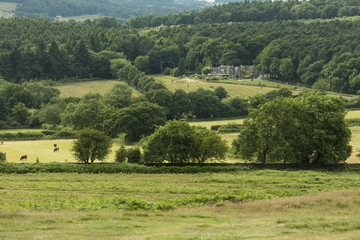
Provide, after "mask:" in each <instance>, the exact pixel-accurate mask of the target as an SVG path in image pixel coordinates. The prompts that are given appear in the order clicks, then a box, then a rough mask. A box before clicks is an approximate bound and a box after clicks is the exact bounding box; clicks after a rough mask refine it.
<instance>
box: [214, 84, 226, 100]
mask: <svg viewBox="0 0 360 240" xmlns="http://www.w3.org/2000/svg"><path fill="white" fill-rule="evenodd" d="M214 93H215V95H216V96H217V97H218V98H219V99H220V100H222V99H224V98H227V97H228V96H229V93H228V92H227V91H226V90H225V88H224V87H221V86H220V87H217V88H215V90H214Z"/></svg>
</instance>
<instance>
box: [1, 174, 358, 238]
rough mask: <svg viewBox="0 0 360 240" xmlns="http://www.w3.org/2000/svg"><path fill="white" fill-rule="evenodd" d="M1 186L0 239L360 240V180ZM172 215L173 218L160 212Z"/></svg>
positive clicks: (303, 177)
mask: <svg viewBox="0 0 360 240" xmlns="http://www.w3.org/2000/svg"><path fill="white" fill-rule="evenodd" d="M0 179H1V180H0V188H1V198H2V201H1V202H0V238H1V239H44V238H45V239H85V238H86V239H89V238H90V239H99V238H102V239H314V237H315V239H356V237H357V236H359V234H360V219H359V217H358V212H359V210H360V201H358V199H359V197H360V191H359V190H357V189H359V187H360V181H359V175H358V174H357V173H350V172H320V171H275V170H257V171H255V170H243V171H238V172H234V173H203V174H153V175H148V174H142V175H137V174H96V175H91V174H54V173H52V174H50V173H49V174H25V175H20V174H11V175H4V174H1V178H0ZM139 183H141V184H139ZM166 206H167V207H170V210H162V208H163V207H166ZM173 207H175V208H173Z"/></svg>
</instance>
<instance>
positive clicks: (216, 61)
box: [0, 18, 360, 93]
mask: <svg viewBox="0 0 360 240" xmlns="http://www.w3.org/2000/svg"><path fill="white" fill-rule="evenodd" d="M359 25H360V22H359V21H352V20H351V19H343V20H314V21H308V22H304V21H276V22H266V23H257V22H245V23H232V24H198V25H191V26H184V25H179V26H173V27H161V28H159V29H152V30H139V29H133V28H128V27H127V26H126V25H123V24H118V23H116V21H113V20H111V19H109V18H104V19H102V20H97V21H85V22H84V23H83V24H80V25H78V24H74V23H52V22H50V21H47V20H44V19H27V18H13V19H0V26H1V29H2V33H3V34H1V36H0V49H1V54H0V74H1V75H2V76H3V77H4V79H5V80H8V81H10V82H22V81H29V80H30V79H54V80H61V79H64V78H74V79H76V78H84V77H87V78H91V77H101V78H110V77H112V76H113V75H112V72H111V68H110V62H111V61H112V60H113V59H122V58H126V60H128V61H130V62H131V63H132V65H133V66H135V67H136V68H137V69H139V70H140V71H142V72H145V73H146V74H149V73H161V72H163V73H165V74H173V75H174V76H178V75H182V74H195V73H197V74H201V73H207V71H209V69H211V67H212V66H219V65H221V64H223V65H234V66H238V65H240V64H242V65H248V64H255V65H256V67H257V68H258V69H259V70H260V71H261V72H262V73H263V74H265V75H266V76H268V77H269V78H272V79H279V80H281V81H285V82H290V83H301V84H304V85H307V86H314V87H315V88H317V89H321V90H332V91H337V92H345V93H357V91H358V90H360V83H359V81H360V80H359V79H360V78H359V69H360V66H359V62H360V61H359V49H358V42H359V40H360V39H359V34H357V32H358V29H359V27H360V26H359ZM14 29H16V31H15V30H14Z"/></svg>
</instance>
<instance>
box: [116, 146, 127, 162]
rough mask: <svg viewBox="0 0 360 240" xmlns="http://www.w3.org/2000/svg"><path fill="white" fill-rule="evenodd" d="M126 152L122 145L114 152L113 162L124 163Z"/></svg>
mask: <svg viewBox="0 0 360 240" xmlns="http://www.w3.org/2000/svg"><path fill="white" fill-rule="evenodd" d="M126 155H127V151H126V149H125V146H124V145H121V146H120V148H119V149H118V150H117V151H116V152H115V162H117V163H124V162H126Z"/></svg>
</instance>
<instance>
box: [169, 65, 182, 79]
mask: <svg viewBox="0 0 360 240" xmlns="http://www.w3.org/2000/svg"><path fill="white" fill-rule="evenodd" d="M170 75H171V76H173V77H179V76H180V71H179V68H177V67H176V68H173V69H172V70H171V72H170Z"/></svg>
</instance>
